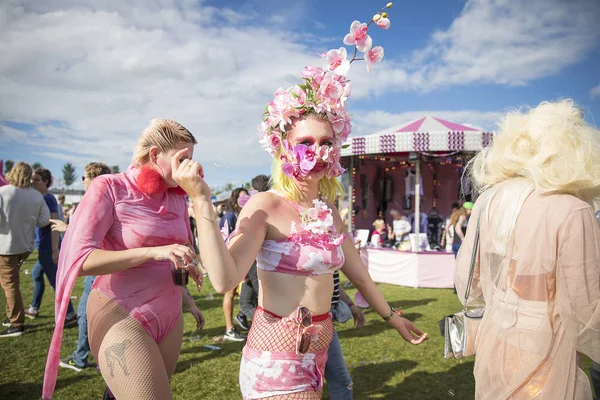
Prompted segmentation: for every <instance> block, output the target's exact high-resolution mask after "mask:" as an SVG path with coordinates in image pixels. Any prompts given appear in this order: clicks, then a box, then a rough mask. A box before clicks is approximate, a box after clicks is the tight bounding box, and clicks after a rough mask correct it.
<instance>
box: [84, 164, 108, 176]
mask: <svg viewBox="0 0 600 400" xmlns="http://www.w3.org/2000/svg"><path fill="white" fill-rule="evenodd" d="M84 173H85V176H87V177H88V178H90V179H94V178H96V177H98V176H100V175H107V174H112V171H111V170H110V168H109V167H108V165H106V164H104V163H101V162H91V163H88V164H87V165H86V166H85V168H84Z"/></svg>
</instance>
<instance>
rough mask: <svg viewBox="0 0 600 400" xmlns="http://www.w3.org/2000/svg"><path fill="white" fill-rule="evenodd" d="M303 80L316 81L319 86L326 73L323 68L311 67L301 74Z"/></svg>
mask: <svg viewBox="0 0 600 400" xmlns="http://www.w3.org/2000/svg"><path fill="white" fill-rule="evenodd" d="M301 75H302V77H303V78H306V79H314V80H315V81H316V83H317V84H320V83H321V81H322V80H323V77H324V76H325V71H323V69H322V68H319V67H315V66H313V65H309V66H307V67H305V68H304V70H303V71H302V72H301Z"/></svg>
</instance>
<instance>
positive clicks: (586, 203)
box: [455, 100, 600, 400]
mask: <svg viewBox="0 0 600 400" xmlns="http://www.w3.org/2000/svg"><path fill="white" fill-rule="evenodd" d="M599 140H600V132H599V131H598V130H597V129H596V128H594V127H592V126H590V125H589V124H587V123H586V122H585V121H584V119H583V116H582V112H581V110H580V109H579V108H577V107H576V106H575V105H574V104H573V102H572V101H570V100H563V101H558V102H552V103H551V102H544V103H541V104H540V105H539V106H538V107H536V108H533V109H530V110H524V111H514V112H510V113H508V114H507V115H506V116H505V117H504V119H503V121H502V122H501V124H500V129H499V131H498V133H497V134H496V135H495V137H494V142H493V144H492V145H491V146H490V147H488V148H486V149H485V150H483V151H482V152H481V153H480V154H478V155H477V156H476V157H475V158H474V159H473V160H472V162H471V164H470V166H469V169H470V172H471V175H472V178H473V183H474V185H475V187H476V189H477V192H478V193H479V194H480V196H479V198H478V199H477V202H476V204H475V206H474V208H473V213H472V217H471V228H469V230H468V231H467V235H466V238H465V240H464V242H463V245H462V247H461V249H460V252H459V254H458V259H457V269H456V276H455V283H456V288H457V290H458V297H459V299H461V301H464V296H465V292H466V288H467V285H468V276H469V267H470V261H471V255H472V252H473V251H474V248H473V243H474V238H475V232H476V231H477V229H476V228H475V226H476V224H477V221H479V224H480V228H479V229H480V239H479V240H480V241H479V247H478V249H477V250H476V251H477V254H476V255H477V258H476V261H477V262H476V264H475V272H474V275H473V286H472V289H471V293H470V296H469V298H468V299H467V301H466V304H467V305H468V306H482V305H485V307H486V308H485V315H484V317H483V320H482V321H481V324H480V326H479V330H478V333H477V340H476V358H475V367H474V375H475V398H476V399H491V400H494V399H508V398H510V399H544V400H547V399H549V400H552V399H556V400H558V399H560V400H565V399H569V400H570V399H577V400H579V399H586V400H588V399H589V400H591V399H592V398H593V396H592V391H591V386H590V382H589V381H588V378H587V376H586V375H585V373H584V371H583V370H582V369H581V362H582V357H581V356H582V355H586V356H589V357H590V358H592V360H594V361H596V362H599V361H600V264H599V263H600V230H599V228H598V224H597V222H596V220H595V218H594V208H593V205H594V204H597V201H598V199H599V198H600V147H599V142H598V141H599Z"/></svg>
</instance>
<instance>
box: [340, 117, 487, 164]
mask: <svg viewBox="0 0 600 400" xmlns="http://www.w3.org/2000/svg"><path fill="white" fill-rule="evenodd" d="M491 138H492V133H490V132H484V131H481V130H479V129H475V128H472V127H469V126H466V125H461V124H457V123H455V122H450V121H446V120H443V119H441V118H436V117H431V116H425V117H422V118H419V119H416V120H414V121H411V122H409V123H405V124H402V125H401V126H398V127H394V128H389V129H385V130H383V131H380V132H377V133H374V134H371V135H367V136H359V137H352V138H349V139H348V141H347V142H346V144H347V145H349V146H347V147H346V148H345V149H342V156H351V155H360V154H389V153H402V152H433V151H473V152H476V151H479V150H481V148H483V147H486V146H487V145H488V144H489V143H490V141H491Z"/></svg>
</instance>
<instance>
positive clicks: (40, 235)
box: [25, 168, 77, 326]
mask: <svg viewBox="0 0 600 400" xmlns="http://www.w3.org/2000/svg"><path fill="white" fill-rule="evenodd" d="M31 184H32V186H33V188H34V189H36V190H37V191H38V192H40V193H41V194H42V196H43V197H44V201H45V202H46V205H47V206H48V209H49V210H50V217H51V218H52V219H58V208H59V205H58V202H57V201H56V198H55V197H54V196H53V195H52V194H51V193H50V192H49V191H48V189H50V187H51V186H52V173H50V171H49V170H48V169H46V168H36V169H35V170H34V171H33V175H32V178H31ZM35 247H36V248H37V250H38V260H37V262H36V263H35V266H34V267H33V272H32V274H31V277H32V278H33V300H32V301H31V306H30V307H29V309H27V310H25V316H26V317H28V318H30V319H36V318H37V317H38V314H39V309H40V306H41V304H42V297H43V296H44V291H45V290H46V283H45V282H44V275H46V277H47V278H48V282H49V283H50V286H52V288H53V289H54V290H55V291H56V271H57V269H58V252H59V248H60V234H59V232H53V231H52V229H51V227H50V225H48V226H46V227H43V228H37V229H36V240H35ZM76 323H77V314H76V313H75V310H74V309H73V304H71V302H70V301H69V305H68V310H67V317H66V319H65V325H66V326H68V325H75V324H76Z"/></svg>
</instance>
